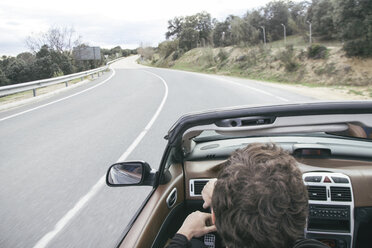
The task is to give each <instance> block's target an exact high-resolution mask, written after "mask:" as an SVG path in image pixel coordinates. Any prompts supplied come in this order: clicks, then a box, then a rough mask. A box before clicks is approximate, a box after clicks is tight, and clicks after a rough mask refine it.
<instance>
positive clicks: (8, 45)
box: [0, 0, 269, 55]
mask: <svg viewBox="0 0 372 248" xmlns="http://www.w3.org/2000/svg"><path fill="white" fill-rule="evenodd" d="M268 1H269V0H259V1H258V0H250V1H246V0H203V1H200V0H188V1H184V2H175V1H174V0H158V1H153V0H151V1H144V0H137V1H130V2H129V1H122V0H106V1H104V2H102V1H98V0H90V1H87V0H80V1H76V0H64V1H63V4H51V2H50V0H32V1H23V0H12V1H7V2H6V3H0V16H1V22H0V33H1V34H2V35H1V37H0V43H1V44H3V45H2V46H1V47H0V54H12V55H14V54H13V53H14V51H18V52H23V51H25V45H24V41H25V39H26V38H27V36H29V35H30V34H32V33H35V34H37V33H40V32H46V31H47V30H48V28H49V27H50V26H59V27H74V29H75V30H76V32H77V33H78V34H79V35H81V36H82V41H85V42H87V43H89V44H90V45H95V46H102V47H107V46H110V45H112V46H116V45H120V46H122V47H126V46H128V47H133V46H134V44H140V43H141V42H143V43H144V44H150V45H154V46H156V45H157V44H158V43H159V42H161V41H163V40H164V39H165V36H164V34H165V32H166V31H167V30H166V29H167V20H169V19H171V18H173V17H175V16H185V15H191V14H195V13H197V12H201V11H203V10H206V11H208V12H209V13H211V15H212V17H214V18H217V19H218V20H223V19H224V18H226V16H227V15H229V14H235V15H242V14H243V13H245V12H246V11H247V10H248V9H251V8H253V7H258V6H262V5H263V4H265V3H266V2H268Z"/></svg>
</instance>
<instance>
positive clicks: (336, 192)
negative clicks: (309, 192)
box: [331, 187, 351, 201]
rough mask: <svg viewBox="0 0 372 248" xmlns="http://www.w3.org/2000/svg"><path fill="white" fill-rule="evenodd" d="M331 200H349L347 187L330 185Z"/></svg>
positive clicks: (349, 193) (349, 195)
mask: <svg viewBox="0 0 372 248" xmlns="http://www.w3.org/2000/svg"><path fill="white" fill-rule="evenodd" d="M331 200H332V201H351V191H350V188H349V187H331Z"/></svg>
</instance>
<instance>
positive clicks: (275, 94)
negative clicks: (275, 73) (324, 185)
mask: <svg viewBox="0 0 372 248" xmlns="http://www.w3.org/2000/svg"><path fill="white" fill-rule="evenodd" d="M135 58H136V57H129V58H126V59H124V60H121V61H119V62H116V63H115V64H113V65H112V66H111V68H112V71H111V72H110V73H106V74H105V75H103V76H102V77H100V78H99V79H96V80H95V81H93V82H91V83H89V84H85V85H82V86H80V87H77V88H74V89H71V90H69V91H66V92H63V93H60V94H58V95H56V96H53V97H51V98H48V99H45V100H42V101H39V102H37V103H32V104H29V105H27V106H23V107H19V108H17V109H13V110H8V111H3V112H0V183H1V187H0V219H1V222H0V233H1V234H0V247H64V248H65V247H114V246H115V244H116V242H117V241H118V239H119V237H120V235H121V233H122V232H123V230H124V229H125V227H126V224H127V223H128V222H129V220H130V219H131V217H132V216H133V215H134V213H135V211H136V210H137V209H138V207H139V206H140V205H141V203H142V201H143V200H144V199H145V197H146V196H147V194H148V193H149V192H150V190H151V189H150V188H149V187H128V188H109V187H107V186H106V185H105V184H104V181H103V175H104V174H105V173H106V170H107V168H108V166H109V165H111V164H112V163H115V162H116V161H118V160H123V159H127V160H134V159H141V160H145V161H147V162H148V163H149V164H150V165H151V166H152V168H158V166H159V162H160V159H161V156H162V153H163V150H164V148H165V145H166V141H165V140H164V139H163V137H164V135H165V134H166V132H167V131H168V129H169V128H170V127H171V125H172V124H173V123H174V122H175V121H176V120H177V119H178V118H179V117H180V116H181V115H183V114H185V113H187V112H191V111H199V110H205V109H211V108H219V107H229V106H236V105H248V104H267V103H285V102H296V101H311V99H310V98H308V97H304V96H300V95H296V94H293V93H290V92H286V91H282V90H280V89H278V88H271V87H269V86H267V85H265V84H264V83H261V82H255V81H252V80H244V79H237V78H230V77H221V76H212V75H204V74H198V73H191V72H182V71H176V70H168V69H156V68H149V67H144V66H140V65H137V64H136V63H135V62H134V60H135Z"/></svg>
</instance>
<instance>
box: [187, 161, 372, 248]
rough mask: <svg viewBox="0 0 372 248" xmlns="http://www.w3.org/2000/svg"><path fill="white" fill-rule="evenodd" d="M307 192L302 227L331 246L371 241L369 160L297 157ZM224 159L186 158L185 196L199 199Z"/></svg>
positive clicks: (371, 165)
mask: <svg viewBox="0 0 372 248" xmlns="http://www.w3.org/2000/svg"><path fill="white" fill-rule="evenodd" d="M297 161H298V166H299V168H300V169H301V171H302V172H303V181H304V184H305V185H306V186H307V189H308V193H309V213H308V219H307V225H306V228H305V230H304V233H305V236H306V237H307V238H313V239H318V240H320V241H322V242H324V243H326V244H327V245H329V246H330V247H331V248H350V247H358V248H359V247H362V248H363V247H370V244H372V235H371V233H372V162H371V161H366V160H358V159H336V158H315V159H314V158H297ZM224 163H225V160H218V159H215V160H201V161H186V162H185V164H184V168H185V180H186V184H185V187H186V200H191V201H192V200H202V197H201V191H202V189H203V187H204V185H205V184H206V183H207V182H208V181H209V179H211V178H215V177H217V175H218V172H219V171H220V169H221V168H222V167H223V166H224Z"/></svg>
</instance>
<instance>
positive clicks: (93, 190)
mask: <svg viewBox="0 0 372 248" xmlns="http://www.w3.org/2000/svg"><path fill="white" fill-rule="evenodd" d="M144 72H146V73H149V74H151V75H153V76H156V77H157V78H159V79H160V80H161V81H162V83H163V84H164V87H165V93H164V96H163V100H162V101H161V103H160V105H159V107H158V109H157V110H156V112H155V114H154V115H153V116H152V118H151V120H150V122H149V123H148V124H147V125H146V127H145V129H144V130H143V131H142V132H141V133H140V134H139V135H138V137H137V138H136V139H135V140H134V141H133V143H132V144H131V145H130V146H129V147H128V149H127V150H126V151H125V152H124V153H123V155H121V156H120V158H119V159H118V162H122V161H124V160H126V158H127V157H128V156H129V154H130V153H131V152H132V151H133V150H134V149H135V148H136V146H137V145H138V144H139V143H140V142H141V140H142V138H143V137H144V136H145V135H146V133H147V132H148V131H149V130H150V128H151V126H152V125H153V124H154V122H155V120H156V119H157V118H158V116H159V114H160V112H161V110H162V109H163V107H164V104H165V101H166V100H167V97H168V85H167V83H166V82H165V80H164V79H163V78H162V77H160V76H158V75H156V74H154V73H152V72H149V71H144ZM105 179H106V175H103V176H102V177H101V178H100V179H99V180H98V182H97V183H96V184H94V185H93V187H92V188H91V189H90V190H89V192H88V193H87V194H86V195H84V196H83V197H81V198H80V200H79V201H78V202H77V203H76V204H75V206H74V207H73V208H72V209H70V210H69V211H68V212H67V213H66V214H65V215H64V216H63V217H62V219H60V220H59V221H58V222H57V224H56V225H55V226H54V229H53V230H52V231H50V232H49V233H47V234H45V235H44V236H43V237H42V238H41V239H40V240H39V241H38V242H37V243H36V245H35V246H34V248H44V247H46V246H47V245H48V244H49V242H50V241H52V240H53V238H54V237H56V235H57V234H58V233H59V232H60V231H62V229H63V228H64V227H65V226H66V225H67V224H68V223H69V222H70V221H71V220H72V219H73V218H74V217H75V216H76V214H77V213H78V212H79V211H80V210H81V209H82V208H84V206H85V205H86V204H87V203H88V201H89V200H90V199H92V198H93V196H95V195H96V194H97V192H98V191H99V190H100V189H101V188H102V187H103V186H104V185H105Z"/></svg>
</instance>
